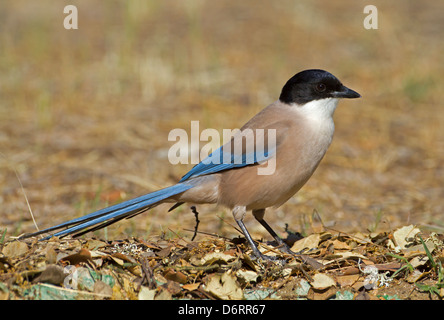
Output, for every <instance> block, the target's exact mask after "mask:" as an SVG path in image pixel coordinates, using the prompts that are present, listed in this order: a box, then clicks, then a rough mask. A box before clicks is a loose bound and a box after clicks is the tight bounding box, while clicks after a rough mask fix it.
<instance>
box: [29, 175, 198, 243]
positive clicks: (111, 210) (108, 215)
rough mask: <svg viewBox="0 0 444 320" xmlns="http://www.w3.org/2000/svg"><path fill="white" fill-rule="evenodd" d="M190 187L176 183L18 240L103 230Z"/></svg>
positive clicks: (189, 185)
mask: <svg viewBox="0 0 444 320" xmlns="http://www.w3.org/2000/svg"><path fill="white" fill-rule="evenodd" d="M192 187H193V185H192V184H189V183H178V184H176V185H174V186H171V187H168V188H165V189H161V190H158V191H154V192H151V193H148V194H146V195H144V196H141V197H138V198H134V199H131V200H128V201H125V202H122V203H119V204H116V205H113V206H110V207H108V208H104V209H101V210H98V211H96V212H93V213H90V214H87V215H85V216H83V217H80V218H76V219H73V220H70V221H67V222H64V223H62V224H59V225H56V226H54V227H50V228H47V229H44V230H40V231H38V232H34V233H28V234H25V235H23V236H21V237H20V239H23V238H28V237H32V236H36V235H39V234H43V233H48V232H51V231H55V230H59V229H62V228H67V229H64V230H62V231H59V232H56V233H54V234H51V235H49V236H47V237H46V238H44V239H42V240H46V239H49V238H51V237H62V236H66V235H70V234H75V236H80V235H82V234H84V233H87V232H89V231H94V230H98V229H101V228H104V227H106V226H109V225H110V224H113V223H115V222H117V221H119V220H122V219H124V218H131V217H133V216H135V215H137V214H139V213H142V212H144V211H147V210H149V209H151V208H154V207H155V206H157V205H159V204H161V203H162V202H163V200H165V199H168V198H169V197H172V196H174V195H176V194H179V193H182V192H184V191H186V190H188V189H190V188H192Z"/></svg>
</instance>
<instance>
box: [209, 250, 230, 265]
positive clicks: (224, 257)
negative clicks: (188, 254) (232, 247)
mask: <svg viewBox="0 0 444 320" xmlns="http://www.w3.org/2000/svg"><path fill="white" fill-rule="evenodd" d="M234 259H236V257H233V256H232V255H230V254H226V253H223V252H210V253H208V254H206V255H205V256H204V257H203V258H202V259H200V264H201V265H212V264H214V263H216V262H223V263H224V264H227V263H229V262H231V261H233V260H234Z"/></svg>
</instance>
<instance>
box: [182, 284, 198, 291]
mask: <svg viewBox="0 0 444 320" xmlns="http://www.w3.org/2000/svg"><path fill="white" fill-rule="evenodd" d="M199 286H200V282H198V283H190V284H184V285H183V286H182V288H184V289H185V290H188V291H193V290H196V289H197V288H199Z"/></svg>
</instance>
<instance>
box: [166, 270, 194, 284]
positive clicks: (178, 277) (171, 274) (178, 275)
mask: <svg viewBox="0 0 444 320" xmlns="http://www.w3.org/2000/svg"><path fill="white" fill-rule="evenodd" d="M163 276H164V277H165V279H167V280H171V281H174V282H178V283H182V284H185V283H187V281H188V277H187V276H186V275H185V274H184V273H182V272H180V271H174V270H172V269H168V270H166V271H165V272H164V273H163Z"/></svg>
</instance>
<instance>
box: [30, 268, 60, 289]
mask: <svg viewBox="0 0 444 320" xmlns="http://www.w3.org/2000/svg"><path fill="white" fill-rule="evenodd" d="M66 276H67V274H66V273H65V272H64V270H63V268H62V267H61V266H58V265H54V264H50V265H47V266H46V268H45V270H43V272H42V273H41V274H40V275H39V276H38V277H37V278H35V279H34V280H33V281H32V282H33V283H38V282H44V283H51V284H55V285H59V284H61V283H63V280H64V279H65V278H66Z"/></svg>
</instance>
